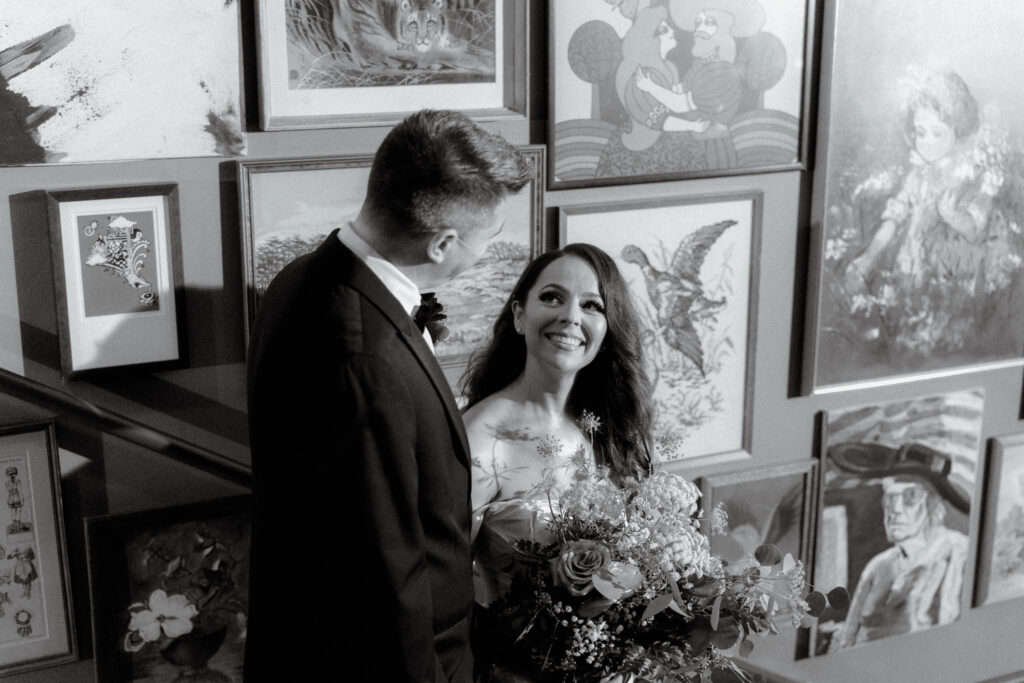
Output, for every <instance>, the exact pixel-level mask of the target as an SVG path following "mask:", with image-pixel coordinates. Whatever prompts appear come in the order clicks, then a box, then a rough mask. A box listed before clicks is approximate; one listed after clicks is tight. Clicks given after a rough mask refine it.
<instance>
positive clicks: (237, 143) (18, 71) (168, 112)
mask: <svg viewBox="0 0 1024 683" xmlns="http://www.w3.org/2000/svg"><path fill="white" fill-rule="evenodd" d="M240 4H241V3H240V2H235V0H225V1H224V2H210V1H209V0H149V1H148V2H142V3H140V2H136V0H103V2H68V0H35V1H33V2H31V3H25V2H18V1H17V0H0V14H2V15H3V18H4V20H3V22H2V23H0V112H3V116H2V117H0V139H2V140H3V141H4V142H3V145H0V165H24V164H49V163H73V162H94V161H115V160H123V159H155V158H166V157H205V156H237V155H241V154H245V150H246V138H245V125H244V122H245V116H244V113H243V110H242V68H241V43H240V39H241V31H240V21H239V5H240ZM168 65H173V68H168Z"/></svg>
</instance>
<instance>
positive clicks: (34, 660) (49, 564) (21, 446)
mask: <svg viewBox="0 0 1024 683" xmlns="http://www.w3.org/2000/svg"><path fill="white" fill-rule="evenodd" d="M0 474H2V475H3V478H4V496H3V498H4V505H3V506H2V507H0V677H6V676H11V675H14V674H17V673H23V672H26V671H30V670H32V669H39V668H42V667H48V666H54V665H57V664H65V663H68V662H74V661H77V660H78V649H77V645H76V641H75V628H74V612H73V610H72V607H71V593H70V586H71V584H70V581H69V574H68V558H67V548H66V546H65V541H64V521H63V519H64V517H63V514H62V512H61V496H60V464H59V462H58V454H57V440H56V437H55V435H54V428H53V423H52V422H46V423H38V424H26V425H16V426H8V427H3V428H0Z"/></svg>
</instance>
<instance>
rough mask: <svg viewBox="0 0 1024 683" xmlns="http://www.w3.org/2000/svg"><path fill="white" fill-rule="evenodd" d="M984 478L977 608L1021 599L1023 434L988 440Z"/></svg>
mask: <svg viewBox="0 0 1024 683" xmlns="http://www.w3.org/2000/svg"><path fill="white" fill-rule="evenodd" d="M986 479H987V480H986V483H985V515H984V518H983V519H984V522H983V525H982V533H981V548H980V551H979V556H978V578H977V586H976V590H975V594H974V604H975V606H977V607H980V606H981V605H987V604H990V603H994V602H1000V601H1002V600H1013V599H1016V598H1024V557H1021V535H1022V534H1024V434H1014V435H1012V436H1000V437H996V438H995V439H992V451H991V455H990V460H989V467H988V476H987V478H986Z"/></svg>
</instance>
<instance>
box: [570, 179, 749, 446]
mask: <svg viewBox="0 0 1024 683" xmlns="http://www.w3.org/2000/svg"><path fill="white" fill-rule="evenodd" d="M762 200H763V198H762V195H761V194H760V193H743V194H731V195H720V196H704V197H699V198H689V199H687V198H682V199H661V200H649V201H648V200H645V201H634V202H619V203H615V204H597V205H586V206H573V207H563V208H562V209H560V215H559V244H562V245H565V244H569V243H571V242H589V243H590V244H593V245H595V246H597V247H600V248H601V249H603V250H604V251H606V252H607V253H608V254H609V255H610V256H611V257H612V258H614V259H615V262H616V263H617V264H618V266H619V269H620V270H621V271H622V274H623V276H624V277H625V278H626V280H627V281H628V283H629V287H630V291H631V292H632V295H633V298H634V300H635V301H636V302H637V304H638V307H639V309H640V314H641V321H642V324H643V326H644V330H643V337H642V339H643V343H644V346H645V348H644V351H645V358H646V362H647V375H648V376H649V377H650V378H651V381H652V383H653V385H654V394H653V396H654V402H655V410H656V414H655V425H654V440H655V451H656V452H655V457H656V459H657V460H658V461H661V462H668V461H674V460H684V461H688V460H693V459H695V458H705V457H713V458H715V459H725V458H733V457H742V456H745V455H749V454H750V424H751V419H752V413H753V386H752V385H753V378H754V373H753V363H754V346H755V343H754V341H755V339H756V329H755V328H756V325H755V323H756V318H757V283H758V264H759V260H760V243H761V212H762ZM627 226H628V228H627Z"/></svg>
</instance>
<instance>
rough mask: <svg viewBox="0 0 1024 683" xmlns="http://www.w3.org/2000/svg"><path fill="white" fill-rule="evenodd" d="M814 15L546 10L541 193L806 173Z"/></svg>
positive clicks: (690, 0)
mask: <svg viewBox="0 0 1024 683" xmlns="http://www.w3.org/2000/svg"><path fill="white" fill-rule="evenodd" d="M609 4H611V5H612V6H611V7H609V6H608V5H609ZM815 6H816V3H815V2H813V1H812V2H808V0H777V1H776V2H771V3H767V2H763V0H742V1H740V2H734V1H732V0H729V1H724V0H718V1H712V2H708V1H706V0H701V1H699V2H698V1H697V0H668V2H658V3H653V2H652V3H646V2H644V3H637V2H610V3H608V2H606V3H597V2H591V0H563V1H562V2H552V3H549V27H548V34H549V43H550V48H549V52H550V55H551V59H550V61H549V75H548V82H549V97H548V101H549V112H548V125H549V132H548V139H549V140H550V145H551V149H550V163H551V169H550V171H549V181H550V184H551V189H562V188H568V187H585V186H591V185H610V184H623V183H631V182H644V181H655V180H666V179H669V178H696V177H709V176H722V175H732V174H738V173H761V172H766V171H784V170H793V169H803V168H806V167H807V163H808V144H807V143H808V139H809V133H808V121H809V120H810V119H811V116H810V114H809V113H808V109H809V106H808V105H809V103H810V101H811V98H810V90H811V87H810V86H811V83H812V82H813V80H812V78H811V75H810V71H811V70H812V68H813V66H814V65H815V64H816V63H817V60H816V59H814V57H813V55H814V52H813V45H812V43H813V40H812V36H811V35H810V34H811V33H812V30H813V27H814V25H815V22H814V8H815Z"/></svg>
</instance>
